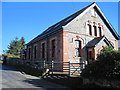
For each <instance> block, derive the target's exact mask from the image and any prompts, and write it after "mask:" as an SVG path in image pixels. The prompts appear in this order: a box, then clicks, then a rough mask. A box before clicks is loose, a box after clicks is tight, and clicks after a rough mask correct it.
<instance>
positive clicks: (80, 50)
mask: <svg viewBox="0 0 120 90" xmlns="http://www.w3.org/2000/svg"><path fill="white" fill-rule="evenodd" d="M72 39H73V40H72V41H73V50H72V52H73V55H72V56H73V57H83V44H84V40H83V39H82V38H80V37H79V36H76V37H74V38H72ZM76 41H79V47H77V48H76ZM78 48H79V56H77V55H76V52H75V50H76V49H78Z"/></svg>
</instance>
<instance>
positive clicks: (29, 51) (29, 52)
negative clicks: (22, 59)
mask: <svg viewBox="0 0 120 90" xmlns="http://www.w3.org/2000/svg"><path fill="white" fill-rule="evenodd" d="M30 54H31V48H29V50H28V58H29V59H31V58H30Z"/></svg>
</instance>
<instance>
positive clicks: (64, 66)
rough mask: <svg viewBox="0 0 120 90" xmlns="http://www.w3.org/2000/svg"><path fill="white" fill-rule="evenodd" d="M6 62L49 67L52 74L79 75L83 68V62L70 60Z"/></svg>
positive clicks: (8, 61)
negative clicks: (71, 61)
mask: <svg viewBox="0 0 120 90" xmlns="http://www.w3.org/2000/svg"><path fill="white" fill-rule="evenodd" d="M7 64H19V65H27V66H31V67H33V68H37V69H41V68H44V69H49V71H50V72H51V73H52V74H56V73H57V74H67V75H69V76H71V75H77V76H80V73H81V71H82V69H84V68H85V64H84V63H70V62H55V61H51V62H49V63H48V62H45V61H38V60H7Z"/></svg>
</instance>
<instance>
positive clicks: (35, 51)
mask: <svg viewBox="0 0 120 90" xmlns="http://www.w3.org/2000/svg"><path fill="white" fill-rule="evenodd" d="M36 58H37V46H34V59H36Z"/></svg>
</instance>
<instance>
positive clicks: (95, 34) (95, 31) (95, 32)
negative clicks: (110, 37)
mask: <svg viewBox="0 0 120 90" xmlns="http://www.w3.org/2000/svg"><path fill="white" fill-rule="evenodd" d="M93 28H94V36H97V28H96V26H93Z"/></svg>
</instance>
